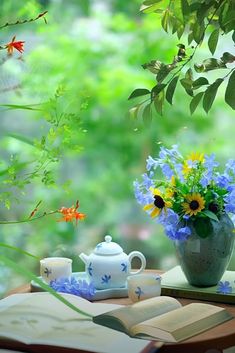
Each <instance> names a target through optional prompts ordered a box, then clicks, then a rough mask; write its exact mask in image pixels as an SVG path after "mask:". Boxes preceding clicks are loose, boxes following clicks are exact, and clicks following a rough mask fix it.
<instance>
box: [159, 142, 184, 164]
mask: <svg viewBox="0 0 235 353" xmlns="http://www.w3.org/2000/svg"><path fill="white" fill-rule="evenodd" d="M159 157H160V159H163V160H164V159H166V158H168V157H169V158H170V159H178V158H182V156H181V154H180V153H179V151H178V146H177V145H173V146H172V148H171V149H168V148H165V147H162V146H161V148H160V152H159Z"/></svg>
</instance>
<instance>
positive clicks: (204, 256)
mask: <svg viewBox="0 0 235 353" xmlns="http://www.w3.org/2000/svg"><path fill="white" fill-rule="evenodd" d="M187 226H189V227H190V229H191V232H192V234H191V235H190V236H189V237H188V239H187V240H185V241H178V240H177V241H176V242H175V248H176V254H177V257H178V259H179V262H180V265H181V268H182V270H183V272H184V274H185V276H186V278H187V280H188V282H189V283H190V284H191V285H193V286H197V287H210V286H215V285H217V283H218V282H219V281H220V279H221V277H222V276H223V274H224V272H225V270H226V269H227V267H228V264H229V261H230V259H231V256H232V252H233V246H234V239H235V234H234V224H233V222H232V220H231V219H230V218H229V216H228V215H227V214H226V213H224V214H222V215H221V216H220V217H219V222H218V221H215V220H212V219H210V218H198V219H196V220H195V221H188V223H187Z"/></svg>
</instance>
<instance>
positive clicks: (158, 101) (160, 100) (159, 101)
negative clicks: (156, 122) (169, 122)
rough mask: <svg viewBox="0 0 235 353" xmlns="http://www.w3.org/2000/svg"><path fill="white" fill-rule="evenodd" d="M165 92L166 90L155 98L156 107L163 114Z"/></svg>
mask: <svg viewBox="0 0 235 353" xmlns="http://www.w3.org/2000/svg"><path fill="white" fill-rule="evenodd" d="M164 98H165V94H164V91H161V92H160V93H159V94H158V95H157V96H156V97H155V98H154V101H153V102H154V107H155V110H156V112H157V113H158V114H160V115H162V110H163V103H164Z"/></svg>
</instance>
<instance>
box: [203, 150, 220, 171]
mask: <svg viewBox="0 0 235 353" xmlns="http://www.w3.org/2000/svg"><path fill="white" fill-rule="evenodd" d="M204 158H205V161H204V167H205V168H206V169H207V170H208V171H210V172H212V171H213V169H214V168H217V167H218V166H219V163H218V162H217V161H215V154H214V153H212V154H211V155H205V156H204Z"/></svg>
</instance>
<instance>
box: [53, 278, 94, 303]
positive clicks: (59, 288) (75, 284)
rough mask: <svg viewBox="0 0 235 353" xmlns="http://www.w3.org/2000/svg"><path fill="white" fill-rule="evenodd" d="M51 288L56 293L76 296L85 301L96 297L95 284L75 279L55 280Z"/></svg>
mask: <svg viewBox="0 0 235 353" xmlns="http://www.w3.org/2000/svg"><path fill="white" fill-rule="evenodd" d="M50 287H51V288H53V289H54V290H55V291H56V292H60V293H69V294H74V295H77V296H79V297H82V298H85V299H88V300H90V299H92V298H93V297H94V295H95V287H94V284H93V283H92V282H91V283H88V282H87V281H85V280H81V279H76V278H75V277H71V279H70V278H60V279H55V280H53V281H51V282H50Z"/></svg>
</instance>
